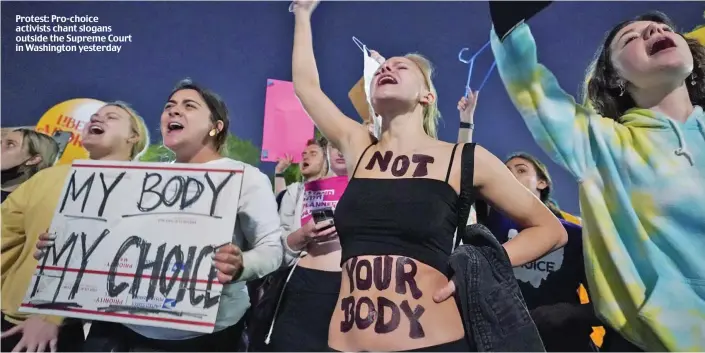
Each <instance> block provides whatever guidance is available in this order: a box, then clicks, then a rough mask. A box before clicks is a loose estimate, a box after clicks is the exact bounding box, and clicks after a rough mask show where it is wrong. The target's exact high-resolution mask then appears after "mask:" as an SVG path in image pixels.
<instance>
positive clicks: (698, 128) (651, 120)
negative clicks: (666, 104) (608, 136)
mask: <svg viewBox="0 0 705 353" xmlns="http://www.w3.org/2000/svg"><path fill="white" fill-rule="evenodd" d="M620 122H621V123H622V124H623V125H625V126H628V127H632V128H641V129H664V130H672V131H673V133H674V134H675V136H676V138H677V140H678V148H676V149H675V150H674V151H673V153H674V155H676V156H679V157H683V158H686V159H687V160H688V162H689V163H690V165H695V161H694V160H693V154H692V153H691V151H690V150H688V143H687V141H686V139H685V135H684V131H689V130H693V131H694V132H696V133H698V135H699V137H700V138H702V140H703V141H705V112H703V108H702V107H700V106H698V105H696V106H695V107H694V109H693V112H692V113H691V114H690V116H688V119H687V120H686V121H685V122H684V123H681V122H678V121H675V120H673V119H671V118H670V117H668V116H666V115H665V114H662V113H659V112H655V111H653V110H650V109H643V108H632V109H629V110H628V111H627V112H626V113H625V114H624V115H623V116H622V117H621V118H620Z"/></svg>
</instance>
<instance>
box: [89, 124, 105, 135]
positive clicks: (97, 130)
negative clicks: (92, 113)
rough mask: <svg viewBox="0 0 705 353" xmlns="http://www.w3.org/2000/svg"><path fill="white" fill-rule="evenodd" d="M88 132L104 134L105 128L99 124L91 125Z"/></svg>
mask: <svg viewBox="0 0 705 353" xmlns="http://www.w3.org/2000/svg"><path fill="white" fill-rule="evenodd" d="M88 132H89V133H90V134H92V135H102V134H103V133H104V132H105V129H103V128H102V127H100V126H98V125H91V126H90V127H89V128H88Z"/></svg>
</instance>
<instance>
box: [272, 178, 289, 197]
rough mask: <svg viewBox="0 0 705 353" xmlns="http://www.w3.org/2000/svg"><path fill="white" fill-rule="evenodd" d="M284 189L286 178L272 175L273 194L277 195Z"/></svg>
mask: <svg viewBox="0 0 705 353" xmlns="http://www.w3.org/2000/svg"><path fill="white" fill-rule="evenodd" d="M284 190H286V179H284V177H283V176H275V177H274V196H277V195H279V193H280V192H282V191H284Z"/></svg>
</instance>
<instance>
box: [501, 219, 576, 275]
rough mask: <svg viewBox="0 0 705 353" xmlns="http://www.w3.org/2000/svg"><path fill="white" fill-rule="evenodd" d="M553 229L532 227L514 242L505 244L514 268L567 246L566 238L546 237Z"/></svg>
mask: <svg viewBox="0 0 705 353" xmlns="http://www.w3.org/2000/svg"><path fill="white" fill-rule="evenodd" d="M551 228H552V227H541V226H537V227H530V228H526V229H524V230H522V231H521V232H519V234H517V236H516V237H514V238H513V239H512V240H510V241H508V242H506V243H504V250H506V251H507V255H508V256H509V261H510V262H511V263H512V267H518V266H521V265H524V264H527V263H529V262H531V261H534V260H536V259H539V258H541V257H543V256H544V255H546V254H548V253H550V252H552V251H554V250H556V249H559V248H561V247H563V246H564V245H565V239H564V237H554V236H546V235H547V234H552V233H553V232H554V230H553V229H551Z"/></svg>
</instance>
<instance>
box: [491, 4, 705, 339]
mask: <svg viewBox="0 0 705 353" xmlns="http://www.w3.org/2000/svg"><path fill="white" fill-rule="evenodd" d="M490 4H491V5H490V12H491V14H492V20H493V23H494V27H495V28H494V30H493V31H492V34H491V37H492V49H493V51H494V54H495V58H496V60H497V67H498V69H499V73H500V76H501V77H502V81H503V82H504V85H505V86H506V88H507V91H508V92H509V95H510V97H511V98H512V101H513V102H514V104H515V105H516V107H517V109H518V110H519V112H520V113H521V115H522V117H523V118H524V121H525V122H526V125H527V126H528V128H529V130H530V131H531V133H532V134H533V136H534V139H535V140H536V141H537V142H538V143H539V145H540V146H541V147H542V148H543V149H544V150H545V151H546V153H547V154H548V155H549V156H551V158H552V159H553V160H554V161H555V162H556V163H558V164H560V165H562V166H563V167H565V168H566V169H568V170H569V171H570V172H571V173H572V174H573V175H574V177H575V178H576V180H577V181H578V182H579V183H580V195H581V197H580V201H581V202H580V204H581V211H582V216H583V226H584V234H585V235H584V250H585V256H586V258H587V259H586V263H585V264H586V269H587V276H588V281H589V283H590V294H591V296H592V299H593V300H594V305H595V307H596V310H597V312H598V313H599V315H600V316H601V317H602V318H603V319H605V320H606V322H607V323H608V324H609V325H610V326H611V327H612V328H614V329H616V330H618V331H619V332H620V333H621V334H622V335H623V336H624V337H625V338H627V339H628V340H629V341H631V342H633V343H634V344H636V345H637V346H639V347H640V348H642V349H645V350H650V351H651V350H654V351H683V350H696V351H702V350H705V257H703V255H702V253H703V249H705V217H703V214H705V188H703V185H704V184H705V113H703V108H702V107H703V105H704V104H705V80H704V78H705V48H703V46H702V45H701V44H699V43H698V42H697V41H695V40H691V39H686V38H684V37H683V36H682V35H681V34H679V33H677V32H676V31H675V27H674V25H673V24H672V23H671V22H670V20H669V19H668V18H667V17H666V16H665V15H664V14H661V13H652V14H646V15H642V16H639V17H637V18H635V19H633V20H628V21H625V22H622V23H620V24H618V25H617V26H615V27H614V28H613V29H612V30H611V31H610V32H609V34H608V35H607V38H606V39H605V41H604V43H603V44H602V46H601V47H600V48H599V51H598V55H597V59H596V61H595V64H594V67H593V68H592V69H591V70H590V72H589V74H588V87H587V100H588V103H589V105H591V106H592V108H590V107H585V106H582V105H580V104H576V103H575V100H574V98H573V97H571V96H570V95H569V94H568V93H566V92H565V91H563V90H562V89H561V88H560V86H559V85H558V81H557V79H556V78H555V77H554V76H553V74H551V72H550V71H549V70H548V69H547V68H546V67H544V66H543V65H541V64H539V63H538V61H537V55H536V52H537V50H536V42H535V41H534V38H533V36H532V34H531V31H530V30H529V27H528V26H527V25H526V24H525V23H523V22H524V20H525V19H526V18H528V17H530V16H531V15H533V14H534V13H536V12H537V11H538V10H539V9H540V8H541V7H545V5H546V4H545V3H542V4H538V6H537V4H536V3H534V4H533V5H532V4H526V3H517V2H491V3H490Z"/></svg>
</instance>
